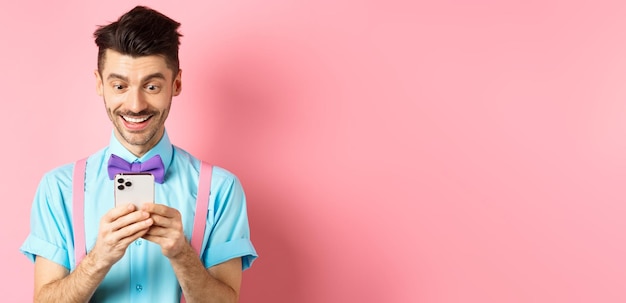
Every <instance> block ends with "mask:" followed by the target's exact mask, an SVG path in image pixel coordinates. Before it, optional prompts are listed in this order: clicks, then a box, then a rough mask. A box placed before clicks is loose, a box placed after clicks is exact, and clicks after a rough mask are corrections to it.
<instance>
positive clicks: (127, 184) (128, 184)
mask: <svg viewBox="0 0 626 303" xmlns="http://www.w3.org/2000/svg"><path fill="white" fill-rule="evenodd" d="M124 185H126V186H128V187H130V186H132V185H133V184H132V183H130V181H127V182H126V183H124Z"/></svg>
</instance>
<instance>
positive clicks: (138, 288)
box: [135, 284, 143, 291]
mask: <svg viewBox="0 0 626 303" xmlns="http://www.w3.org/2000/svg"><path fill="white" fill-rule="evenodd" d="M135 289H137V291H142V290H143V286H141V284H137V286H135Z"/></svg>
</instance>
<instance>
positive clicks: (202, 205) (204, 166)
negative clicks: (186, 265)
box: [180, 161, 213, 303]
mask: <svg viewBox="0 0 626 303" xmlns="http://www.w3.org/2000/svg"><path fill="white" fill-rule="evenodd" d="M212 174H213V166H212V165H210V164H208V163H206V162H204V161H202V162H201V166H200V180H198V193H197V196H196V215H195V216H194V218H193V233H192V234H191V247H193V249H195V250H196V253H198V256H200V255H201V254H202V240H203V239H204V230H205V229H206V217H207V211H208V209H209V196H210V195H211V176H212ZM180 303H186V301H185V295H184V294H181V295H180Z"/></svg>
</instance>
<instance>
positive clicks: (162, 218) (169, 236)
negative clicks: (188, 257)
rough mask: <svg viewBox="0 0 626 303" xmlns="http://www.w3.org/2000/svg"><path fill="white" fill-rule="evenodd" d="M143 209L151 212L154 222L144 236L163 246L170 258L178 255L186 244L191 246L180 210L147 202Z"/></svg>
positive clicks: (165, 254)
mask: <svg viewBox="0 0 626 303" xmlns="http://www.w3.org/2000/svg"><path fill="white" fill-rule="evenodd" d="M141 209H142V210H143V211H146V212H148V213H150V218H152V220H154V224H153V225H152V226H151V227H150V229H149V230H148V232H146V233H145V234H144V235H143V238H144V239H146V240H148V241H151V242H154V243H156V244H158V245H159V246H161V252H162V253H163V255H164V256H166V257H168V258H170V259H171V258H174V257H176V256H178V255H179V254H180V253H181V252H182V251H183V250H184V249H185V248H186V246H189V243H187V239H186V238H185V233H184V232H183V223H182V219H181V216H180V212H179V211H178V210H177V209H175V208H171V207H168V206H165V205H163V204H154V203H146V204H144V205H142V207H141Z"/></svg>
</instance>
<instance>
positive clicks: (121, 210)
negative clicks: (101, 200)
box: [102, 204, 135, 223]
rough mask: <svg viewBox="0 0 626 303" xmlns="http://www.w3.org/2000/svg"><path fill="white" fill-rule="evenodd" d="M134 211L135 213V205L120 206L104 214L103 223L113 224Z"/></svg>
mask: <svg viewBox="0 0 626 303" xmlns="http://www.w3.org/2000/svg"><path fill="white" fill-rule="evenodd" d="M133 211H135V205H133V204H125V205H118V206H116V207H114V208H112V209H111V210H109V211H108V212H107V213H106V214H104V216H102V221H103V222H106V223H111V222H113V221H115V220H117V219H118V218H119V217H122V216H125V215H127V214H129V213H131V212H133Z"/></svg>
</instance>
